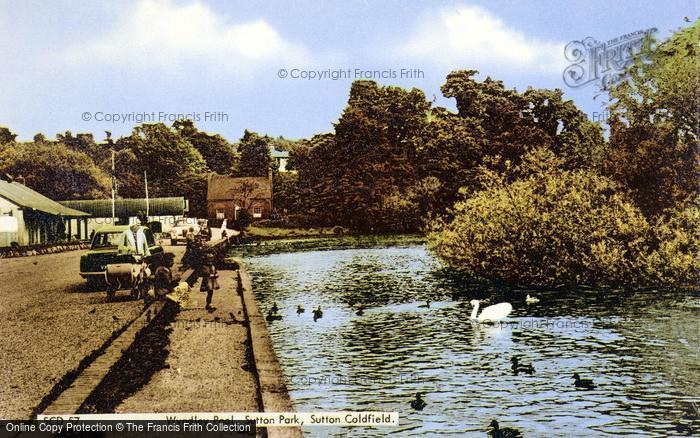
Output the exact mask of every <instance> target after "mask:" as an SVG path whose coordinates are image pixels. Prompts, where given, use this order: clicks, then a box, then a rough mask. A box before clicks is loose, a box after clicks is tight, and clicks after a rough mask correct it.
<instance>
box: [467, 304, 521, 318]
mask: <svg viewBox="0 0 700 438" xmlns="http://www.w3.org/2000/svg"><path fill="white" fill-rule="evenodd" d="M479 302H480V301H479V300H471V302H470V303H471V305H472V306H474V309H472V316H471V319H472V320H474V321H477V322H486V321H498V320H500V319H503V318H505V317H506V316H508V315H510V312H512V311H513V306H511V305H510V303H498V304H494V305H493V306H488V307H484V310H482V311H481V313H480V314H479V316H477V313H479Z"/></svg>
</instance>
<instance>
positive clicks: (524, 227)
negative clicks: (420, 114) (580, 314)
mask: <svg viewBox="0 0 700 438" xmlns="http://www.w3.org/2000/svg"><path fill="white" fill-rule="evenodd" d="M512 174H513V175H517V177H518V179H516V180H515V181H514V182H508V175H507V173H506V175H498V174H496V173H491V172H489V171H486V170H483V178H484V181H485V182H486V184H485V188H484V190H482V191H480V192H477V193H476V194H475V195H474V196H473V197H472V198H470V199H467V200H464V201H461V202H458V203H457V204H455V207H454V210H453V213H454V219H453V220H452V221H450V222H441V221H435V222H433V224H432V230H431V231H430V233H429V236H428V237H429V245H430V247H431V248H432V249H433V250H434V251H435V252H437V254H439V255H440V256H442V257H443V258H444V259H445V260H446V261H447V262H449V263H450V264H451V265H453V266H455V267H458V268H461V269H464V270H466V271H467V272H469V273H470V274H472V275H474V276H476V277H479V278H486V279H492V280H501V281H505V282H508V283H513V284H521V285H531V286H547V287H556V286H564V285H577V284H578V285H581V284H586V285H623V284H624V285H637V284H644V283H647V282H648V278H647V276H646V275H645V272H646V268H645V265H646V249H647V248H646V244H647V243H648V237H649V232H650V227H649V224H648V223H647V222H646V219H645V218H644V216H643V215H642V214H641V212H640V211H639V209H638V208H637V207H635V206H634V205H633V204H632V202H631V201H630V200H629V198H628V196H627V195H626V193H624V192H622V191H620V190H619V188H618V186H617V185H616V184H615V183H614V182H612V181H611V180H609V179H607V178H605V177H602V176H600V175H597V174H595V173H592V172H591V171H587V170H576V171H568V170H562V168H561V167H560V163H559V161H558V159H557V158H556V157H555V156H553V154H552V153H551V152H548V151H546V150H536V151H533V152H531V153H529V154H528V155H527V156H526V157H525V158H524V160H523V164H522V165H521V166H519V167H518V168H517V169H513V172H512Z"/></svg>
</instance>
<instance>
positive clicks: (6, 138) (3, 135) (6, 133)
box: [0, 126, 17, 146]
mask: <svg viewBox="0 0 700 438" xmlns="http://www.w3.org/2000/svg"><path fill="white" fill-rule="evenodd" d="M15 138H17V134H13V133H12V131H10V130H9V129H8V128H6V127H4V126H0V146H2V145H4V144H8V143H12V142H13V141H15Z"/></svg>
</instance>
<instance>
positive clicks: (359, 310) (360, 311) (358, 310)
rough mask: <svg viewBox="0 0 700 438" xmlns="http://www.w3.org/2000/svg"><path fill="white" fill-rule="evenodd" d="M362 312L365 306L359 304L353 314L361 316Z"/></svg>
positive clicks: (363, 312)
mask: <svg viewBox="0 0 700 438" xmlns="http://www.w3.org/2000/svg"><path fill="white" fill-rule="evenodd" d="M364 314H365V307H364V306H360V308H359V309H357V311H356V312H355V315H357V316H362V315H364Z"/></svg>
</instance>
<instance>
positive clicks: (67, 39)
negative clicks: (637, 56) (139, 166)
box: [0, 0, 700, 141]
mask: <svg viewBox="0 0 700 438" xmlns="http://www.w3.org/2000/svg"><path fill="white" fill-rule="evenodd" d="M698 4H699V3H698V2H696V1H684V0H678V1H663V2H661V1H658V0H654V1H625V2H622V1H610V0H605V1H597V0H596V1H590V0H588V1H515V0H513V1H431V2H423V1H393V0H388V1H387V0H385V1H359V0H356V1H350V0H345V1H336V0H330V1H329V0H325V1H324V0H318V1H267V2H262V1H224V0H132V1H120V2H101V1H92V2H79V1H65V0H56V1H36V0H27V1H22V2H14V1H11V0H0V59H1V60H2V62H1V63H0V126H6V127H9V128H10V129H11V130H12V131H13V132H14V133H17V134H18V139H19V140H31V139H32V137H33V136H34V134H36V133H39V132H41V133H43V134H44V135H45V136H46V137H47V138H54V137H55V135H56V134H57V133H62V132H65V131H66V130H69V131H71V132H73V133H74V134H75V133H80V132H92V133H94V134H95V138H96V139H97V140H102V139H103V138H104V136H105V134H104V131H110V132H112V133H113V136H114V137H119V136H121V135H128V134H129V133H130V132H131V130H132V128H133V127H134V125H136V124H138V123H139V121H155V122H158V121H163V122H165V123H168V124H171V123H172V121H173V120H174V118H175V117H178V116H179V117H189V118H192V119H194V120H195V124H196V126H197V127H199V128H200V129H202V130H204V131H207V132H210V133H219V134H221V135H223V136H224V137H225V138H227V139H229V140H230V141H236V140H237V139H239V138H240V137H241V136H242V134H243V131H244V130H245V129H248V130H252V131H256V132H259V133H261V134H269V135H272V136H280V135H281V136H285V137H287V138H292V139H295V138H308V137H310V136H312V135H314V134H317V133H323V132H330V131H332V130H333V123H334V122H336V121H337V120H338V117H339V116H340V114H341V113H342V111H343V108H344V107H345V105H346V103H347V97H348V91H349V88H350V85H351V83H352V81H353V80H354V79H358V78H367V77H369V78H371V79H374V80H376V81H377V82H379V83H380V84H383V85H398V86H401V87H405V88H413V87H416V88H418V89H421V90H423V92H424V93H425V95H426V97H427V98H428V99H429V100H431V101H434V102H435V104H436V105H440V106H446V107H448V108H452V109H453V108H454V101H452V100H450V99H445V98H443V97H442V96H441V93H440V85H442V84H443V83H444V82H445V77H446V75H447V74H448V73H449V72H450V71H452V70H458V69H474V70H478V71H479V72H480V74H479V78H481V79H483V78H485V77H486V76H491V77H492V78H494V79H499V80H502V81H503V82H504V84H505V85H506V87H508V88H516V89H517V90H519V91H523V90H525V89H526V88H527V87H528V86H532V87H535V88H560V89H562V90H563V91H564V96H565V98H566V99H573V100H574V102H575V103H576V104H577V105H578V107H579V108H581V109H582V110H583V111H584V112H585V113H586V114H587V115H588V116H589V118H591V119H598V118H600V117H601V114H602V113H603V111H604V103H605V102H604V96H602V97H601V96H598V97H596V98H594V97H595V96H596V94H598V89H597V86H596V85H595V84H594V83H591V84H588V85H586V86H582V87H579V88H572V87H570V86H569V85H567V84H566V83H565V82H564V79H563V77H564V76H563V75H564V70H565V69H566V68H567V66H569V65H570V64H571V62H570V61H568V60H567V59H566V57H565V53H564V48H565V46H566V45H567V43H569V42H571V41H577V40H579V41H580V40H583V39H584V38H586V37H592V38H594V39H596V40H598V41H608V40H611V39H613V38H616V37H620V36H622V35H626V34H630V33H632V32H636V31H638V30H644V29H650V28H656V29H658V31H657V32H656V34H655V35H656V37H657V38H659V39H665V38H668V36H669V35H670V34H671V33H672V32H673V31H675V30H677V29H679V28H681V27H684V26H687V25H689V23H688V22H687V21H685V20H684V17H688V18H689V19H690V20H691V21H694V20H696V19H697V18H698V15H699V13H700V11H699V9H698ZM402 76H403V77H402Z"/></svg>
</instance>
